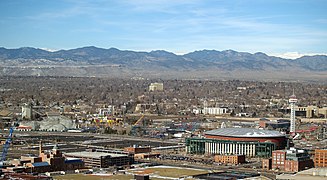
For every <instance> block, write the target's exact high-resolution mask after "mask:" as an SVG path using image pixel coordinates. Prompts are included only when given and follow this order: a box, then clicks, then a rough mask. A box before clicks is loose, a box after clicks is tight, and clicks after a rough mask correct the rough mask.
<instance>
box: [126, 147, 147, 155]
mask: <svg viewBox="0 0 327 180" xmlns="http://www.w3.org/2000/svg"><path fill="white" fill-rule="evenodd" d="M124 151H125V152H129V153H132V154H139V153H150V152H151V147H150V146H144V147H141V146H138V147H136V146H133V147H125V148H124Z"/></svg>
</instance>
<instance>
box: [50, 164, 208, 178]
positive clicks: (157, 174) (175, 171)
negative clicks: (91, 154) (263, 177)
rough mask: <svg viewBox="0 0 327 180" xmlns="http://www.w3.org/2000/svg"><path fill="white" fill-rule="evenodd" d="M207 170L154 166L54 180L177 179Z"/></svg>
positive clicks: (72, 175)
mask: <svg viewBox="0 0 327 180" xmlns="http://www.w3.org/2000/svg"><path fill="white" fill-rule="evenodd" d="M207 172H208V171H207V170H201V169H191V168H180V167H171V166H155V167H148V168H144V169H131V170H128V171H127V172H126V174H119V175H112V176H94V175H84V174H70V175H64V176H55V177H54V179H56V180H75V179H78V180H129V179H133V176H134V174H149V175H150V178H151V179H152V180H163V179H178V178H179V177H187V176H193V175H198V174H203V173H207Z"/></svg>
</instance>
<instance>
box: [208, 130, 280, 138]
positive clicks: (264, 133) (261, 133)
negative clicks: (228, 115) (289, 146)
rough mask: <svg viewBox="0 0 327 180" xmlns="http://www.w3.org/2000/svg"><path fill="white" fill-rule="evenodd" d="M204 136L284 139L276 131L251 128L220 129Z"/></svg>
mask: <svg viewBox="0 0 327 180" xmlns="http://www.w3.org/2000/svg"><path fill="white" fill-rule="evenodd" d="M205 135H212V136H229V137H284V136H285V135H284V134H282V133H280V132H278V131H270V130H263V129H253V128H220V129H214V130H211V131H207V132H205Z"/></svg>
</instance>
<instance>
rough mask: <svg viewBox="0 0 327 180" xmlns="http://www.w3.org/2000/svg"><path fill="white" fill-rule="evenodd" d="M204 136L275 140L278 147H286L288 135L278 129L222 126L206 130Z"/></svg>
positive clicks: (236, 139)
mask: <svg viewBox="0 0 327 180" xmlns="http://www.w3.org/2000/svg"><path fill="white" fill-rule="evenodd" d="M204 136H205V137H206V138H210V139H219V140H230V141H257V142H273V143H275V144H276V146H277V148H278V149H279V148H282V147H285V145H286V137H285V135H284V134H282V133H280V132H278V131H270V130H263V129H253V128H220V129H214V130H211V131H207V132H205V134H204Z"/></svg>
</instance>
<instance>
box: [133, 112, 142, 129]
mask: <svg viewBox="0 0 327 180" xmlns="http://www.w3.org/2000/svg"><path fill="white" fill-rule="evenodd" d="M143 118H144V114H142V116H141V117H140V119H138V120H137V121H136V122H135V123H134V126H136V125H139V123H140V122H141V121H142V120H143Z"/></svg>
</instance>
